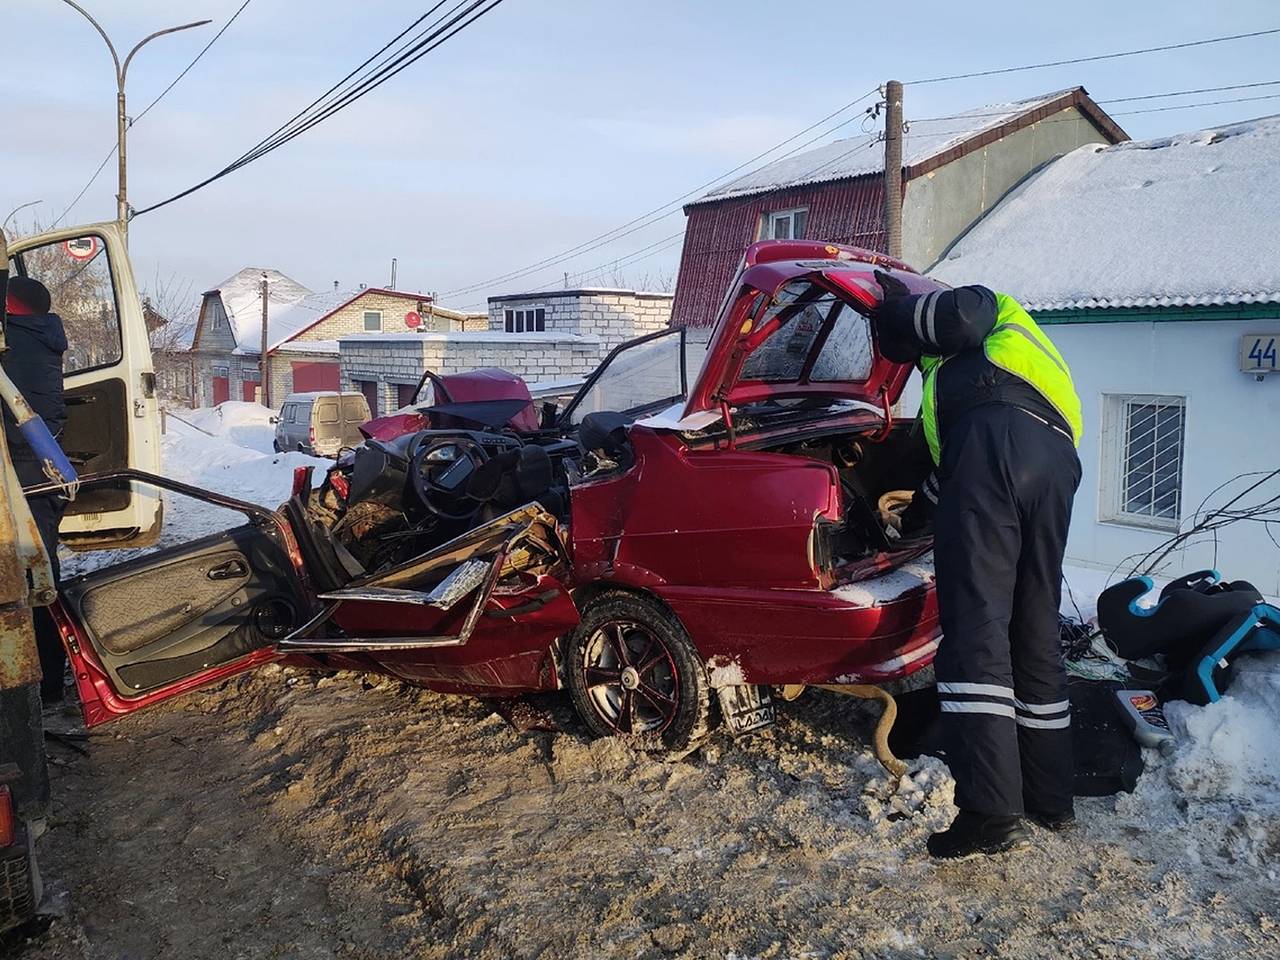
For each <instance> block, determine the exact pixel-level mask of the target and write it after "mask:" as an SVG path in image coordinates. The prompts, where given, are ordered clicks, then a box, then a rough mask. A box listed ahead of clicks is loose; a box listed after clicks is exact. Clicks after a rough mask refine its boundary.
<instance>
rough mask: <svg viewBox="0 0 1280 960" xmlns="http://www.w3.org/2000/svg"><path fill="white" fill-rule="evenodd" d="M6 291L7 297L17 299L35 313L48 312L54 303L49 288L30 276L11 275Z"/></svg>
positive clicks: (11, 299)
mask: <svg viewBox="0 0 1280 960" xmlns="http://www.w3.org/2000/svg"><path fill="white" fill-rule="evenodd" d="M6 293H7V299H9V300H10V301H17V302H18V303H20V304H22V305H23V306H24V307H26V308H27V310H28V311H29V312H30V313H33V314H45V313H48V312H49V308H50V306H52V303H53V301H52V300H51V299H50V297H49V288H48V287H46V286H45V285H44V284H43V283H41V282H40V281H39V280H32V279H31V278H30V277H10V278H9V288H8V290H7V292H6Z"/></svg>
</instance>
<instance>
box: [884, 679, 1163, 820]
mask: <svg viewBox="0 0 1280 960" xmlns="http://www.w3.org/2000/svg"><path fill="white" fill-rule="evenodd" d="M1122 686H1123V685H1122V684H1119V683H1115V682H1110V681H1095V680H1078V679H1074V678H1073V679H1072V680H1071V682H1070V683H1069V684H1068V686H1067V693H1068V696H1069V697H1070V699H1071V728H1072V737H1071V742H1072V745H1073V749H1072V752H1073V754H1074V756H1075V784H1074V793H1075V795H1076V796H1077V797H1108V796H1111V795H1113V794H1116V793H1121V792H1123V793H1132V792H1133V788H1134V785H1135V784H1136V783H1137V782H1138V777H1139V776H1141V775H1142V769H1143V763H1142V748H1141V747H1139V746H1138V744H1137V742H1136V741H1135V740H1134V739H1133V737H1132V736H1130V734H1129V731H1128V730H1126V729H1125V728H1124V727H1123V725H1122V724H1121V723H1120V716H1119V713H1118V711H1117V710H1116V708H1115V704H1114V702H1113V701H1114V700H1115V691H1117V690H1120V689H1122ZM896 699H897V701H898V720H897V723H895V724H894V726H893V730H892V731H891V732H890V733H889V748H890V749H891V750H892V751H893V752H894V754H895V755H897V756H899V757H919V756H925V755H928V756H931V757H940V758H941V759H943V760H946V758H947V755H946V749H945V747H944V743H945V740H944V731H943V722H944V721H943V720H942V714H941V711H940V710H939V708H938V690H937V688H936V687H925V688H923V689H921V690H912V691H910V692H908V693H904V694H902V695H900V696H898V697H897V698H896Z"/></svg>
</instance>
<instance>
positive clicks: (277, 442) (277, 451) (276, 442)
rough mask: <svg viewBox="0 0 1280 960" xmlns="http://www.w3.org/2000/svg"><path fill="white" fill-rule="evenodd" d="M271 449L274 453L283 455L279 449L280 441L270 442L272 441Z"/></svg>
mask: <svg viewBox="0 0 1280 960" xmlns="http://www.w3.org/2000/svg"><path fill="white" fill-rule="evenodd" d="M271 449H272V450H274V451H275V452H276V453H284V451H283V450H281V449H280V441H279V440H272V441H271Z"/></svg>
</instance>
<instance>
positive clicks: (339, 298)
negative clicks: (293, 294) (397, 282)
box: [251, 289, 366, 352]
mask: <svg viewBox="0 0 1280 960" xmlns="http://www.w3.org/2000/svg"><path fill="white" fill-rule="evenodd" d="M365 292H366V291H365V290H360V289H356V290H324V291H321V292H320V293H313V294H310V295H309V296H306V297H303V298H302V299H301V300H295V301H294V302H293V303H291V304H289V305H288V306H287V307H286V308H285V309H283V310H281V311H280V312H279V313H271V312H270V308H268V314H267V349H268V350H275V349H276V348H277V347H279V346H280V345H281V344H282V343H285V342H287V341H289V340H292V339H293V338H294V337H296V336H297V335H298V334H300V333H301V332H302V331H303V330H306V329H307V328H308V327H312V326H315V325H316V324H317V323H319V322H320V321H321V320H323V319H324V318H325V317H327V316H328V315H329V314H331V313H333V311H335V310H337V309H338V308H339V307H341V306H343V305H344V304H346V303H348V302H349V301H351V300H354V299H355V298H356V297H358V296H360V294H362V293H365ZM251 346H252V347H253V349H254V351H255V352H256V351H257V347H258V345H257V344H256V343H255V344H252V345H251Z"/></svg>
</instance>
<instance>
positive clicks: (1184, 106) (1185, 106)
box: [908, 81, 1280, 137]
mask: <svg viewBox="0 0 1280 960" xmlns="http://www.w3.org/2000/svg"><path fill="white" fill-rule="evenodd" d="M1273 83H1275V84H1276V85H1280V81H1273ZM1251 86H1252V85H1251ZM1259 86H1261V84H1259ZM1189 92H1190V91H1184V92H1183V93H1179V94H1172V93H1169V94H1165V93H1156V94H1150V95H1148V96H1145V97H1120V98H1118V99H1115V100H1099V101H1098V103H1099V104H1107V103H1129V102H1132V101H1135V100H1155V99H1158V98H1163V97H1171V96H1185V95H1187V93H1189ZM1276 99H1280V93H1264V94H1261V95H1260V96H1254V97H1229V98H1227V99H1222V100H1202V101H1199V102H1197V103H1175V104H1171V105H1169V106H1165V107H1143V108H1141V109H1139V110H1117V111H1114V112H1109V113H1108V116H1112V117H1132V116H1136V115H1138V114H1142V113H1167V112H1168V111H1170V110H1191V109H1194V108H1196V107H1217V106H1221V105H1223V104H1228V103H1255V102H1257V101H1259V100H1276ZM1006 116H1010V112H1009V111H1007V110H1006V111H1002V112H999V113H955V114H949V115H946V116H941V117H917V118H914V119H911V120H909V121H908V125H909V126H914V125H915V124H917V123H941V122H943V121H946V120H976V119H981V118H984V117H1006ZM1083 119H1084V118H1083V117H1080V116H1073V117H1060V118H1058V119H1046V120H1041V121H1039V123H1041V124H1044V123H1079V122H1081V121H1082V120H1083ZM962 132H964V131H963V130H950V131H941V132H938V133H913V134H912V136H915V137H945V136H954V135H955V134H957V133H962Z"/></svg>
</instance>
